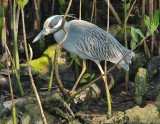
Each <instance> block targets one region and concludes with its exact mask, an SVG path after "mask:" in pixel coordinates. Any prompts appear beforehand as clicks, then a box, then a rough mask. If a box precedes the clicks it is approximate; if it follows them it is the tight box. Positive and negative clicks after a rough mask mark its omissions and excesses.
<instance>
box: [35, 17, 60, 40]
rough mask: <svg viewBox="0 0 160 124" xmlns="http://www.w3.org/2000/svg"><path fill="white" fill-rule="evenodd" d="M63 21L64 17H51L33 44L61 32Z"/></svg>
mask: <svg viewBox="0 0 160 124" xmlns="http://www.w3.org/2000/svg"><path fill="white" fill-rule="evenodd" d="M62 20H63V16H62V15H55V16H51V17H49V18H48V19H47V20H46V21H45V22H44V25H43V30H42V31H41V32H40V33H39V34H38V35H37V36H36V37H35V39H34V40H33V43H34V42H36V41H37V40H39V39H40V38H41V37H43V36H45V35H48V34H51V33H55V32H57V31H59V30H60V29H61V23H62Z"/></svg>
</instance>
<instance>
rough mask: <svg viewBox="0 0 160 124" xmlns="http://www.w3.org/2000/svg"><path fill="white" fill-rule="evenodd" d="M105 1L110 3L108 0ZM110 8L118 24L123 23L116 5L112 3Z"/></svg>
mask: <svg viewBox="0 0 160 124" xmlns="http://www.w3.org/2000/svg"><path fill="white" fill-rule="evenodd" d="M104 1H105V3H106V4H107V5H108V0H104ZM109 8H110V9H111V12H112V13H113V15H114V17H115V18H116V20H117V22H118V24H122V21H121V19H120V18H119V16H118V14H117V12H116V10H115V9H114V7H113V6H112V4H111V3H110V5H109Z"/></svg>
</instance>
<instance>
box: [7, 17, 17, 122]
mask: <svg viewBox="0 0 160 124" xmlns="http://www.w3.org/2000/svg"><path fill="white" fill-rule="evenodd" d="M4 32H5V33H4V43H5V52H6V55H7V70H8V79H9V87H10V92H11V97H12V112H13V113H12V114H13V124H16V108H15V103H14V95H13V88H12V82H11V76H10V72H9V66H8V53H7V43H6V24H5V17H4Z"/></svg>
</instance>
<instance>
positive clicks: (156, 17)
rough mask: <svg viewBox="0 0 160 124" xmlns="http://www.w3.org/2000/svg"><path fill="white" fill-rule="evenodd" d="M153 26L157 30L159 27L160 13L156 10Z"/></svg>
mask: <svg viewBox="0 0 160 124" xmlns="http://www.w3.org/2000/svg"><path fill="white" fill-rule="evenodd" d="M153 24H154V26H155V28H157V27H158V25H159V13H158V10H156V12H155V13H154V17H153Z"/></svg>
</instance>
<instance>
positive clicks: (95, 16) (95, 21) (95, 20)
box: [94, 0, 97, 24]
mask: <svg viewBox="0 0 160 124" xmlns="http://www.w3.org/2000/svg"><path fill="white" fill-rule="evenodd" d="M94 6H95V7H94V8H95V9H94V13H95V14H94V23H95V24H97V0H94Z"/></svg>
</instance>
